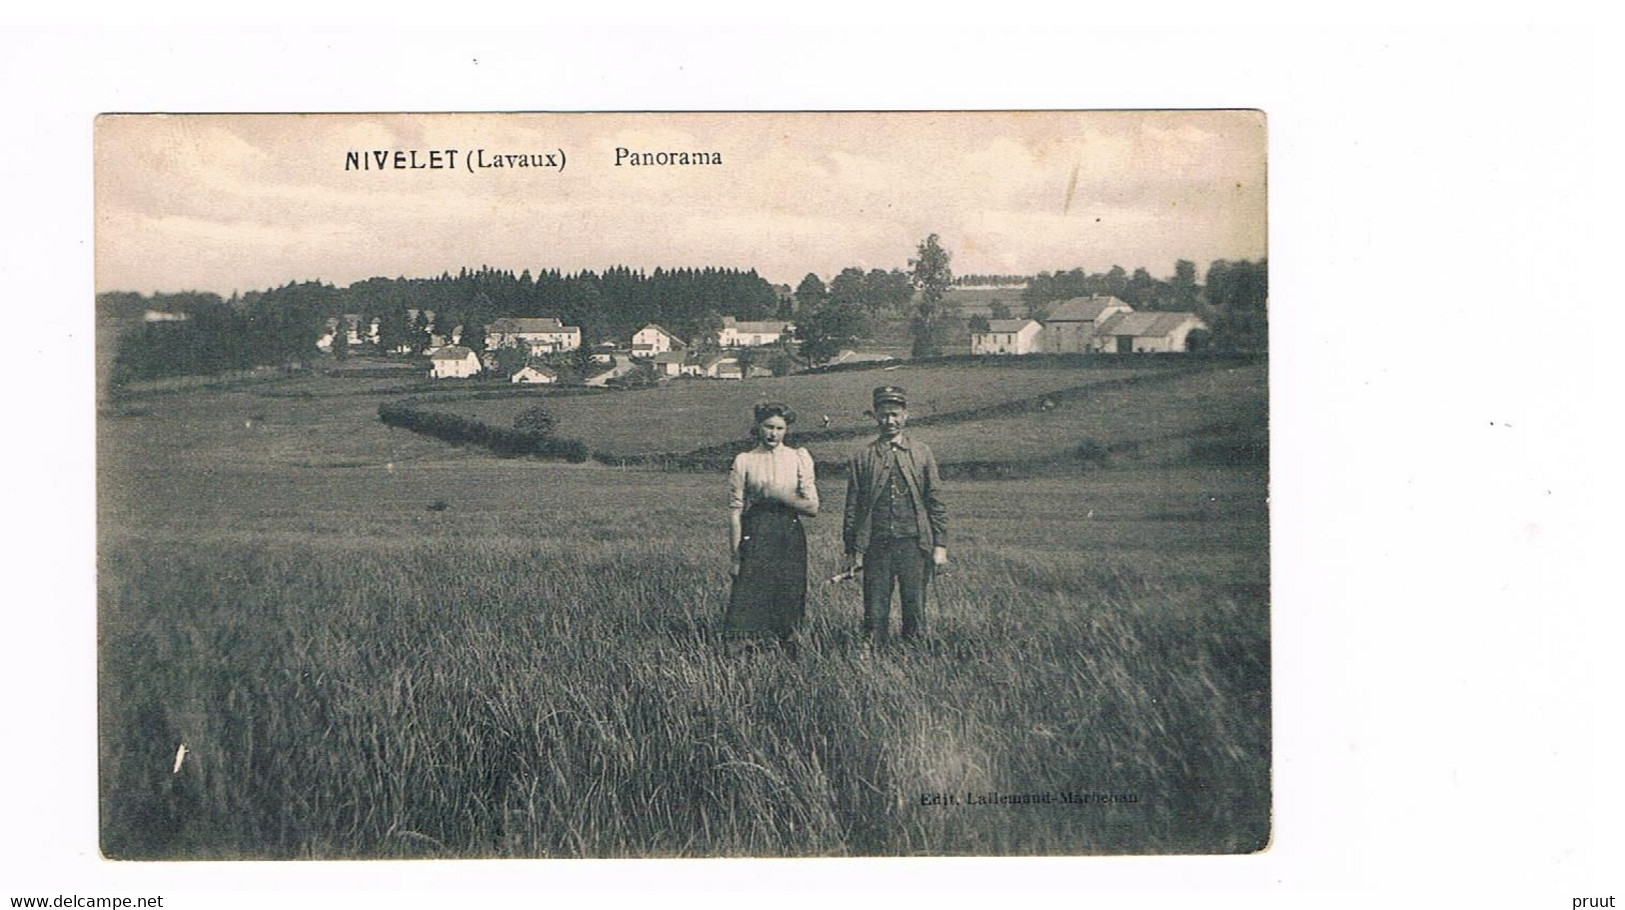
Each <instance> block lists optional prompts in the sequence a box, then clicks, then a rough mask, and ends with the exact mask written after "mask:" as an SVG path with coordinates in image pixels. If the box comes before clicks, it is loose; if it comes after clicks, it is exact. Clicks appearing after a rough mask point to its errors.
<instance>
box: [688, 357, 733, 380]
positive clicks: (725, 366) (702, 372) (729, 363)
mask: <svg viewBox="0 0 1625 910" xmlns="http://www.w3.org/2000/svg"><path fill="white" fill-rule="evenodd" d="M695 366H696V368H697V370H698V372H697V373H695V374H694V375H698V376H709V377H710V378H712V379H744V378H745V372H744V370H743V369H741V368H740V366H739V358H738V357H735V356H733V355H731V354H711V355H709V356H706V357H701V358H700V359H699V360H698V361H697V362H696V364H695Z"/></svg>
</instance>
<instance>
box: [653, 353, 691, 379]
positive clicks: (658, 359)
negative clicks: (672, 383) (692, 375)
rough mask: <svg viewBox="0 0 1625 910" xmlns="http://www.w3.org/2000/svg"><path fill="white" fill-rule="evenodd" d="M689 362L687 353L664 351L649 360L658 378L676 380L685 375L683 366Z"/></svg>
mask: <svg viewBox="0 0 1625 910" xmlns="http://www.w3.org/2000/svg"><path fill="white" fill-rule="evenodd" d="M687 362H688V352H687V351H663V352H661V353H659V354H656V355H654V356H653V357H651V358H649V363H650V364H652V365H653V366H654V371H655V375H656V376H663V377H667V378H674V377H677V376H681V375H683V364H685V363H687Z"/></svg>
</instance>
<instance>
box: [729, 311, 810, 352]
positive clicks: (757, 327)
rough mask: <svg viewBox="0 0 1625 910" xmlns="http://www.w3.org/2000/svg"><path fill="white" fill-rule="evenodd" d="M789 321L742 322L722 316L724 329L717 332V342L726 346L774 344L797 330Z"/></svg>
mask: <svg viewBox="0 0 1625 910" xmlns="http://www.w3.org/2000/svg"><path fill="white" fill-rule="evenodd" d="M795 328H796V327H795V324H794V323H789V322H772V321H769V322H740V321H739V320H737V319H735V318H733V317H732V316H724V317H722V331H720V332H718V333H717V344H719V345H721V346H722V347H725V348H737V347H756V346H758V345H763V344H774V343H776V342H777V341H778V340H779V339H780V338H783V337H784V336H786V335H788V334H790V333H791V332H793V331H795Z"/></svg>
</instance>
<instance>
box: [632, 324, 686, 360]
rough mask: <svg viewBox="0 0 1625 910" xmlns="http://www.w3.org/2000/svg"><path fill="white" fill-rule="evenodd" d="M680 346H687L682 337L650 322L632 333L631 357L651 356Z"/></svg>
mask: <svg viewBox="0 0 1625 910" xmlns="http://www.w3.org/2000/svg"><path fill="white" fill-rule="evenodd" d="M682 347H687V345H685V344H684V343H683V339H681V338H678V337H677V336H676V335H673V334H672V333H670V332H668V331H666V330H665V329H663V328H661V327H660V326H658V325H655V324H654V323H652V322H651V323H649V324H648V325H646V326H644V327H643V328H641V329H638V330H637V331H636V332H634V333H633V334H632V356H633V357H653V356H655V355H656V354H664V353H666V352H667V351H670V350H672V349H673V348H682Z"/></svg>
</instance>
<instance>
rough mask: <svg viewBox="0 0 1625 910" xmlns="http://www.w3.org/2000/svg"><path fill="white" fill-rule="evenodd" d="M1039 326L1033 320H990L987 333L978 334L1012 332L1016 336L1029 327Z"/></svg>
mask: <svg viewBox="0 0 1625 910" xmlns="http://www.w3.org/2000/svg"><path fill="white" fill-rule="evenodd" d="M1037 324H1038V323H1037V322H1035V321H1033V320H1031V319H989V320H988V321H987V331H986V332H979V333H977V334H992V333H994V332H1010V333H1012V334H1014V333H1016V332H1019V331H1021V330H1022V329H1025V328H1026V327H1027V326H1029V325H1037Z"/></svg>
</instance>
